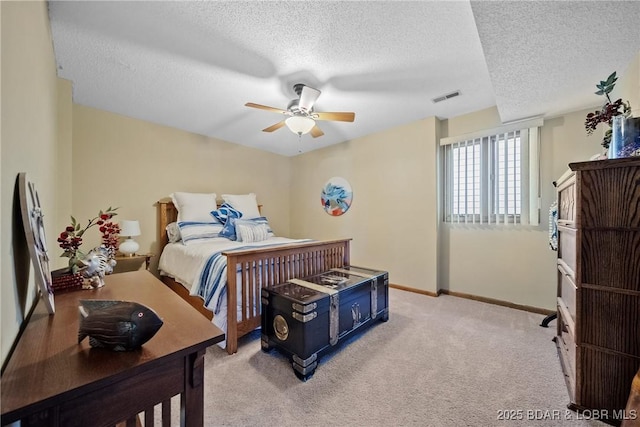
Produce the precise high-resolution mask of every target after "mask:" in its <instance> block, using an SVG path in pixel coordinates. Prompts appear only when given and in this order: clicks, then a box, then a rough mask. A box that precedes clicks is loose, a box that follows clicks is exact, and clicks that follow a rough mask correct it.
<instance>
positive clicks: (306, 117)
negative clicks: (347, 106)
mask: <svg viewBox="0 0 640 427" xmlns="http://www.w3.org/2000/svg"><path fill="white" fill-rule="evenodd" d="M293 90H294V91H295V92H296V94H298V99H293V100H291V102H289V105H288V106H287V109H286V110H281V109H280V108H275V107H268V106H266V105H260V104H254V103H253V102H247V103H246V104H244V105H245V106H247V107H251V108H258V109H260V110H267V111H273V112H274V113H280V114H284V115H285V116H289V117H288V118H286V119H284V120H282V121H280V122H278V123H276V124H274V125H271V126H269V127H268V128H265V129H262V131H263V132H273V131H275V130H278V129H280V128H281V127H283V126H285V125H286V126H287V127H288V128H289V129H290V130H291V132H293V133H295V134H296V135H299V136H302V135H305V134H307V133H311V136H312V137H314V138H317V137H319V136H322V135H324V132H322V130H321V129H320V128H319V127H318V125H317V124H316V120H326V121H338V122H353V120H354V119H355V117H356V115H355V113H348V112H333V113H328V112H327V113H319V112H316V111H314V110H313V104H315V102H316V100H317V99H318V97H319V96H320V91H319V90H318V89H314V88H312V87H310V86H306V85H304V84H302V83H297V84H295V85H293Z"/></svg>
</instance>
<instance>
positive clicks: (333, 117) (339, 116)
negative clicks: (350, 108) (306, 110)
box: [313, 112, 356, 122]
mask: <svg viewBox="0 0 640 427" xmlns="http://www.w3.org/2000/svg"><path fill="white" fill-rule="evenodd" d="M313 118H314V119H316V120H330V121H334V122H352V121H354V120H355V118H356V113H347V112H341V113H313Z"/></svg>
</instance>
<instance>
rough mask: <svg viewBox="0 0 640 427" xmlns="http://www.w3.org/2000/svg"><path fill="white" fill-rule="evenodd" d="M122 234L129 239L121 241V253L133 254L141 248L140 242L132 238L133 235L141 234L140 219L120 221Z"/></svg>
mask: <svg viewBox="0 0 640 427" xmlns="http://www.w3.org/2000/svg"><path fill="white" fill-rule="evenodd" d="M120 235H121V236H123V237H127V239H126V240H125V241H124V242H122V243H120V247H119V248H118V249H119V250H120V253H121V254H123V255H125V256H133V255H135V254H136V251H137V250H138V249H140V245H139V244H138V242H136V241H135V240H133V239H132V237H133V236H139V235H140V223H139V222H138V221H130V220H122V221H120Z"/></svg>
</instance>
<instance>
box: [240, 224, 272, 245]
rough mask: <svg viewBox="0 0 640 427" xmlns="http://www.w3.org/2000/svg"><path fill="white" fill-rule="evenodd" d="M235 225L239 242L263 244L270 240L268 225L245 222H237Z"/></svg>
mask: <svg viewBox="0 0 640 427" xmlns="http://www.w3.org/2000/svg"><path fill="white" fill-rule="evenodd" d="M235 223H236V236H237V240H238V242H246V243H252V242H261V241H263V240H267V239H268V238H269V228H268V227H267V225H266V224H258V223H257V222H253V221H243V220H237V221H236V222H235Z"/></svg>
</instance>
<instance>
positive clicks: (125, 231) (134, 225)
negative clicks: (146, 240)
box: [120, 219, 140, 237]
mask: <svg viewBox="0 0 640 427" xmlns="http://www.w3.org/2000/svg"><path fill="white" fill-rule="evenodd" d="M120 235H121V236H125V237H131V236H139V235H140V223H139V222H138V221H129V220H126V219H125V220H122V221H120Z"/></svg>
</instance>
